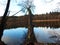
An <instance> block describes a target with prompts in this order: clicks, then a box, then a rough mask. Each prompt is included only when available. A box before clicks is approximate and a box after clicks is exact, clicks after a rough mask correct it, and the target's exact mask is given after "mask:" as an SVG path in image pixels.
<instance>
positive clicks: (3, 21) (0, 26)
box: [0, 0, 10, 41]
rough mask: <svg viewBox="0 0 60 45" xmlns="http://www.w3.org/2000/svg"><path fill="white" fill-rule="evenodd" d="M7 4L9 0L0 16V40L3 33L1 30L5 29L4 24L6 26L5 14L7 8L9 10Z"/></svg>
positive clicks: (8, 3)
mask: <svg viewBox="0 0 60 45" xmlns="http://www.w3.org/2000/svg"><path fill="white" fill-rule="evenodd" d="M9 5H10V0H8V2H7V6H6V10H5V12H4V15H3V16H2V19H1V24H0V41H1V38H2V35H3V31H4V29H5V26H6V21H7V19H6V16H7V13H8V10H9Z"/></svg>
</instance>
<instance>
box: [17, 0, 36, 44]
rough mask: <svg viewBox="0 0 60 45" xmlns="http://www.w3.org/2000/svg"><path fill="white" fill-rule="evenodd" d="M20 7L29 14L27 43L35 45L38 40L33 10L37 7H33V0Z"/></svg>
mask: <svg viewBox="0 0 60 45" xmlns="http://www.w3.org/2000/svg"><path fill="white" fill-rule="evenodd" d="M18 5H19V6H21V8H22V11H23V12H27V13H28V15H29V17H28V18H29V19H28V24H27V25H28V35H27V38H26V42H25V43H29V44H30V43H31V42H32V43H34V42H35V41H36V39H35V35H34V30H33V24H32V17H33V14H32V10H33V9H34V8H35V6H34V5H33V0H26V1H23V2H22V3H21V4H18Z"/></svg>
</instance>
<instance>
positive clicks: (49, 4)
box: [0, 0, 60, 16]
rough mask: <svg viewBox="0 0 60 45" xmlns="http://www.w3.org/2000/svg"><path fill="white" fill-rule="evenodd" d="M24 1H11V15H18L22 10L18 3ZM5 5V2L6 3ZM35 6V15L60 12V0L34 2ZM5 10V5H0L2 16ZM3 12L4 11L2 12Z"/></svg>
mask: <svg viewBox="0 0 60 45" xmlns="http://www.w3.org/2000/svg"><path fill="white" fill-rule="evenodd" d="M4 1H6V2H7V0H4ZM21 1H22V0H16V1H15V0H11V3H10V11H11V13H10V15H12V14H14V13H16V12H17V11H18V10H20V9H21V8H20V7H19V6H17V4H18V3H21ZM0 2H2V4H3V1H2V0H0ZM4 3H5V2H4ZM33 3H34V5H35V6H36V7H35V12H34V14H41V13H46V12H48V13H49V12H50V11H57V10H58V11H60V10H59V9H60V6H59V5H60V0H37V1H36V0H34V2H33ZM4 8H5V6H4V5H1V3H0V16H1V15H2V14H3V11H4ZM1 10H2V11H1ZM17 15H23V13H22V12H20V13H19V14H17Z"/></svg>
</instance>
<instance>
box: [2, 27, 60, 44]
mask: <svg viewBox="0 0 60 45" xmlns="http://www.w3.org/2000/svg"><path fill="white" fill-rule="evenodd" d="M52 30H56V32H57V33H59V31H60V28H58V29H50V28H46V27H38V28H36V27H35V28H34V33H35V36H36V39H37V41H38V42H44V43H47V42H49V43H52V42H54V41H53V40H51V39H50V38H49V36H51V35H50V34H49V33H48V31H52ZM57 30H58V31H57ZM26 33H27V29H26V28H16V29H7V30H5V31H4V35H3V37H2V41H4V42H5V43H7V44H8V45H9V44H10V45H15V44H16V45H17V44H18V45H19V44H20V43H22V42H23V40H24V38H25V36H26Z"/></svg>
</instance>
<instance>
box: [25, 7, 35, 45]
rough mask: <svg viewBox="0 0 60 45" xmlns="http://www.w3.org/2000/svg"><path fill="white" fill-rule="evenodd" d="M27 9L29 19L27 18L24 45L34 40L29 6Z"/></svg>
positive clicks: (32, 42)
mask: <svg viewBox="0 0 60 45" xmlns="http://www.w3.org/2000/svg"><path fill="white" fill-rule="evenodd" d="M27 10H28V11H29V17H28V18H29V19H28V35H27V38H26V45H32V44H34V42H35V41H36V39H35V35H34V30H33V25H32V16H33V14H32V12H31V10H30V9H29V8H28V9H27Z"/></svg>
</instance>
